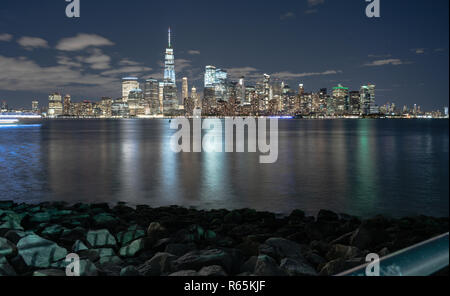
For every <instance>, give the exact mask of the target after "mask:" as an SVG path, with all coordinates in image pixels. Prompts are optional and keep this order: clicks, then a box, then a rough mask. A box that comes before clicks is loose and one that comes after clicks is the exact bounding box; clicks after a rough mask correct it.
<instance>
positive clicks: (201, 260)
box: [172, 249, 233, 272]
mask: <svg viewBox="0 0 450 296" xmlns="http://www.w3.org/2000/svg"><path fill="white" fill-rule="evenodd" d="M210 265H220V266H222V267H223V268H224V269H225V270H226V271H227V272H229V271H230V270H231V268H232V265H233V259H232V257H231V256H230V255H229V254H228V253H227V252H225V251H223V250H219V249H212V250H202V251H193V252H189V253H187V254H185V255H183V256H181V257H180V258H178V259H177V260H175V261H173V264H172V268H173V270H174V271H179V270H192V269H193V270H199V269H201V268H202V267H204V266H210Z"/></svg>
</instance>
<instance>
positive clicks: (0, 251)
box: [0, 237, 17, 258]
mask: <svg viewBox="0 0 450 296" xmlns="http://www.w3.org/2000/svg"><path fill="white" fill-rule="evenodd" d="M16 254H17V248H16V246H15V245H14V244H13V243H11V242H10V241H9V240H7V239H6V238H3V237H0V257H2V256H3V257H8V258H10V257H14V256H16Z"/></svg>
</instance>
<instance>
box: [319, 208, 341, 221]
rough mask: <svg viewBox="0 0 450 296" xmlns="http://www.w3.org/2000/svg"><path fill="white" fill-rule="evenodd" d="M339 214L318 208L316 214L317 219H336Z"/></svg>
mask: <svg viewBox="0 0 450 296" xmlns="http://www.w3.org/2000/svg"><path fill="white" fill-rule="evenodd" d="M338 220H339V215H338V214H336V213H334V212H332V211H327V210H320V211H319V214H317V221H338Z"/></svg>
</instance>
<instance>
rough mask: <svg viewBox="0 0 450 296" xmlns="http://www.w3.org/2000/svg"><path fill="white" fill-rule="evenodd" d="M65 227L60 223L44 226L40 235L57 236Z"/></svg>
mask: <svg viewBox="0 0 450 296" xmlns="http://www.w3.org/2000/svg"><path fill="white" fill-rule="evenodd" d="M65 229H66V228H65V227H62V226H61V225H58V224H54V225H51V226H48V227H46V228H45V229H44V230H43V231H42V232H41V235H42V236H45V237H48V238H57V237H59V236H60V235H61V234H62V233H63V231H64V230H65Z"/></svg>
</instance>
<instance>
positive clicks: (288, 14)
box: [280, 12, 295, 21]
mask: <svg viewBox="0 0 450 296" xmlns="http://www.w3.org/2000/svg"><path fill="white" fill-rule="evenodd" d="M294 18H295V13H293V12H286V13H285V14H282V15H281V16H280V20H282V21H284V20H288V19H294Z"/></svg>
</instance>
